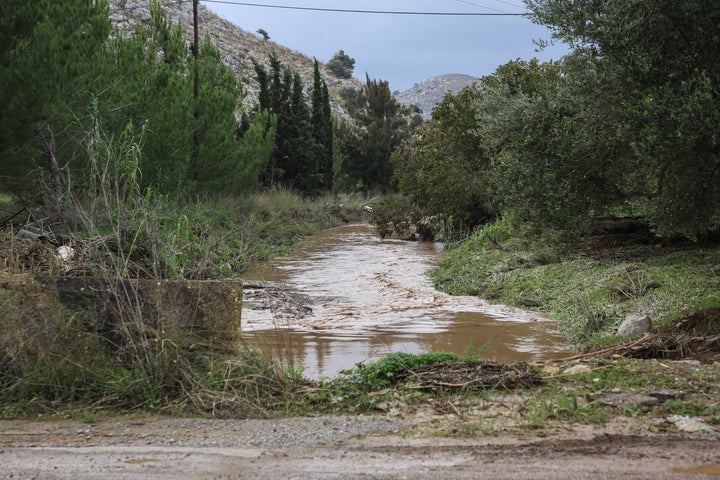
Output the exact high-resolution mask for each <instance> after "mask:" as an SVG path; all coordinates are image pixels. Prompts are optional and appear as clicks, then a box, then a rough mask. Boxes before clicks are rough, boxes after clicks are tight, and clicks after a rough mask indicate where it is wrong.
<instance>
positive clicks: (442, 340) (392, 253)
mask: <svg viewBox="0 0 720 480" xmlns="http://www.w3.org/2000/svg"><path fill="white" fill-rule="evenodd" d="M441 255H442V248H441V247H440V246H439V245H437V244H432V243H421V242H404V241H400V240H380V239H378V238H377V237H376V236H375V235H374V234H373V232H372V229H371V228H370V227H369V226H367V225H347V226H343V227H339V228H335V229H330V230H326V231H323V232H322V233H321V234H319V235H317V236H314V237H312V238H311V239H309V240H307V241H306V242H304V244H303V245H302V246H301V248H300V249H299V250H298V252H297V253H296V254H294V255H292V256H290V257H287V258H282V259H280V260H278V261H277V262H275V263H274V264H273V265H271V266H269V267H265V268H263V269H261V270H258V271H255V272H252V273H250V274H249V275H248V276H246V280H248V281H251V280H262V281H271V282H275V283H278V284H281V285H284V286H286V287H287V288H288V289H290V290H292V291H295V292H297V293H300V294H302V295H306V296H307V297H308V298H309V300H308V302H307V303H308V304H309V306H310V307H311V308H312V309H313V314H312V315H311V316H307V317H304V318H278V317H277V316H275V317H274V316H273V315H272V314H271V312H270V311H269V310H255V309H253V303H252V302H251V301H247V302H246V307H245V308H244V309H243V339H244V341H245V342H246V343H247V344H248V345H251V346H256V347H259V348H260V349H262V350H263V351H266V352H269V353H272V354H273V355H275V356H277V357H278V358H280V359H282V360H284V361H286V362H287V363H289V364H292V365H294V366H296V367H297V366H300V365H302V366H303V367H304V372H305V375H306V376H308V377H312V378H317V377H321V376H333V375H335V374H337V373H338V372H339V371H340V370H342V369H347V368H352V367H353V366H355V364H357V363H359V362H368V361H372V360H375V359H377V358H379V357H381V356H383V355H386V354H388V353H392V352H397V351H403V352H408V353H421V352H429V351H450V352H455V353H463V352H466V351H467V350H468V349H469V348H472V349H474V350H478V349H481V348H482V349H483V351H484V355H485V356H486V357H488V358H492V359H495V360H503V361H517V360H523V361H534V360H542V359H549V358H553V357H555V358H557V357H559V356H563V355H567V354H568V353H569V351H568V349H567V348H566V347H565V346H564V343H563V338H562V337H561V336H560V335H559V333H558V332H557V329H556V327H555V324H554V323H552V322H549V321H547V320H545V319H543V318H542V317H539V316H537V315H532V314H528V313H527V312H523V311H517V310H513V309H510V308H505V307H498V306H490V305H487V304H485V303H484V302H482V301H480V300H479V299H477V298H476V297H451V296H449V295H446V294H444V293H442V292H438V291H437V290H435V289H434V288H432V285H431V283H430V281H429V279H428V276H427V272H428V271H429V270H430V269H431V268H433V266H434V264H435V263H436V262H437V260H438V259H439V258H440V256H441Z"/></svg>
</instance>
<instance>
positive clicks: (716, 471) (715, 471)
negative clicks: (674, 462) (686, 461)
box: [673, 463, 720, 475]
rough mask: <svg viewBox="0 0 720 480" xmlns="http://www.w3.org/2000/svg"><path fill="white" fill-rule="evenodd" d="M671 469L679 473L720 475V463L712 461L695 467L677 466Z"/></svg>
mask: <svg viewBox="0 0 720 480" xmlns="http://www.w3.org/2000/svg"><path fill="white" fill-rule="evenodd" d="M673 470H674V471H676V472H680V473H692V474H695V475H720V464H717V463H714V464H708V465H698V466H696V467H689V468H679V467H678V468H674V469H673Z"/></svg>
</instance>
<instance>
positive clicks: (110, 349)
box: [0, 191, 367, 417]
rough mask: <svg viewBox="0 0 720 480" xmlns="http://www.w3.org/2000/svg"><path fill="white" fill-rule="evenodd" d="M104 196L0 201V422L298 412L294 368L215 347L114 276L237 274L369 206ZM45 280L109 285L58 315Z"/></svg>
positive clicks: (284, 195) (278, 196) (279, 196)
mask: <svg viewBox="0 0 720 480" xmlns="http://www.w3.org/2000/svg"><path fill="white" fill-rule="evenodd" d="M116 193H118V194H117V195H116V194H111V195H107V196H103V195H100V196H96V197H90V196H88V197H82V198H78V197H75V196H73V195H70V194H69V195H68V197H67V198H66V203H64V204H62V205H61V207H62V208H57V207H58V205H50V204H48V205H38V204H34V206H33V207H32V208H27V207H26V205H24V204H23V203H21V202H20V201H19V200H18V199H16V198H13V197H11V196H3V197H1V198H0V200H1V201H2V203H3V205H2V207H1V208H2V210H4V211H5V212H8V213H7V214H6V215H4V221H3V226H2V229H1V230H0V265H1V266H2V267H1V270H2V271H1V272H0V273H2V276H1V277H0V305H2V308H3V312H4V313H3V322H1V323H0V416H4V417H16V416H26V415H33V416H34V415H48V414H54V413H55V412H58V411H60V412H83V413H82V415H84V414H85V413H87V412H102V411H120V410H122V411H124V410H140V411H157V412H166V413H176V414H178V413H184V414H195V415H196V414H203V415H205V414H207V415H216V416H263V415H266V414H268V412H273V411H290V410H294V409H295V408H296V406H295V405H296V403H297V404H299V405H302V403H303V402H302V401H300V400H297V392H298V391H299V390H300V389H301V388H302V387H303V386H304V385H305V384H304V381H303V380H302V378H301V377H300V375H299V374H298V373H297V372H295V371H292V370H289V369H287V368H285V367H283V366H281V365H277V364H275V363H274V362H272V361H271V360H269V359H266V358H264V357H262V356H261V355H259V354H258V353H257V352H253V351H247V350H243V351H241V352H238V351H237V350H232V349H228V348H225V347H223V346H221V345H222V343H223V342H214V343H213V341H212V340H211V339H210V338H204V337H203V334H202V333H201V332H200V331H197V330H196V329H195V328H194V327H191V328H188V327H187V326H184V325H183V323H186V322H183V321H181V320H179V319H178V318H174V317H177V316H178V315H176V311H175V310H174V308H175V306H174V305H165V306H163V307H162V308H161V307H160V304H158V305H151V306H150V307H149V306H148V302H146V301H145V299H144V297H143V294H142V293H141V291H140V289H139V287H137V286H135V285H134V284H133V283H132V282H130V283H119V282H118V279H121V278H123V279H153V280H160V279H170V280H180V281H182V280H184V279H193V280H204V279H239V278H240V279H241V278H242V273H243V272H244V271H245V270H246V269H247V268H248V266H249V265H251V264H252V263H255V262H258V261H263V260H267V259H268V258H270V257H273V256H276V255H281V254H283V253H286V252H288V251H289V250H290V249H291V248H292V246H293V245H294V244H295V243H296V242H298V241H299V240H301V239H302V238H304V237H305V236H307V235H310V234H312V233H315V232H317V231H318V230H319V229H321V228H326V227H330V226H333V225H338V224H340V223H342V222H343V221H347V220H352V219H359V218H360V212H361V211H362V206H363V204H364V202H366V201H367V200H366V199H365V198H364V197H363V196H361V195H358V196H345V197H338V196H334V195H332V196H330V195H328V196H326V197H321V198H314V199H308V198H303V197H300V196H298V195H296V194H293V193H291V192H287V191H269V192H265V193H260V194H255V195H247V196H242V197H206V198H196V199H194V200H192V201H181V200H173V199H170V198H167V197H163V196H155V195H145V196H137V195H121V193H123V192H116ZM21 207H24V208H21ZM17 212H19V213H17ZM16 213H17V214H16ZM60 243H62V244H63V245H65V246H68V247H71V249H72V250H71V251H72V254H71V256H70V258H69V259H62V258H60V257H59V256H58V250H57V247H58V244H60ZM51 275H57V276H77V277H92V278H97V279H107V281H106V283H103V284H98V287H97V289H98V290H102V291H106V293H107V297H105V298H106V300H104V302H105V303H103V301H100V302H98V301H97V300H94V299H93V298H92V297H90V296H89V295H85V294H84V293H82V292H71V295H72V296H75V297H77V298H76V301H77V302H80V303H81V304H82V305H86V308H84V309H83V308H81V309H79V310H78V309H77V308H75V309H70V308H66V307H65V304H64V303H63V302H64V301H66V300H67V299H65V300H62V301H61V302H58V296H57V294H55V293H53V292H51V291H50V290H48V289H46V287H44V285H46V284H47V283H51V282H47V281H44V280H39V281H36V280H35V279H36V278H37V279H43V278H46V279H47V278H50V277H51ZM93 290H95V287H93ZM82 305H81V306H82ZM196 308H197V307H196ZM107 312H110V313H109V314H107ZM108 319H110V320H108ZM229 327H232V324H229ZM236 336H237V332H236V331H232V332H230V331H228V332H227V338H228V339H230V338H233V337H236Z"/></svg>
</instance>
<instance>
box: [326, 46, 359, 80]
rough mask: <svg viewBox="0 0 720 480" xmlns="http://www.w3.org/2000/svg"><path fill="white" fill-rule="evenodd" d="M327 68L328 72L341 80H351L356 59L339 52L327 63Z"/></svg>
mask: <svg viewBox="0 0 720 480" xmlns="http://www.w3.org/2000/svg"><path fill="white" fill-rule="evenodd" d="M327 67H328V70H330V71H331V72H332V73H334V74H335V76H337V77H339V78H350V77H352V74H353V70H354V69H355V59H354V58H352V57H350V56H349V55H347V54H346V53H345V52H344V51H342V50H338V51H337V52H336V53H335V55H333V57H332V58H331V59H330V61H329V62H328V63H327Z"/></svg>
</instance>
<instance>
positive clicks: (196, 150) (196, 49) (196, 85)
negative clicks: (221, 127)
mask: <svg viewBox="0 0 720 480" xmlns="http://www.w3.org/2000/svg"><path fill="white" fill-rule="evenodd" d="M199 1H200V0H193V49H192V53H193V60H194V61H193V73H194V79H193V106H194V109H195V110H194V112H193V115H194V117H195V125H194V128H193V150H192V158H193V168H192V169H191V175H192V176H193V177H195V178H197V176H198V168H199V165H198V161H199V158H200V102H199V98H200V78H199V71H198V68H199V67H198V59H199V57H200V40H199V37H200V35H199V33H198V30H199V27H198V3H199Z"/></svg>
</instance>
